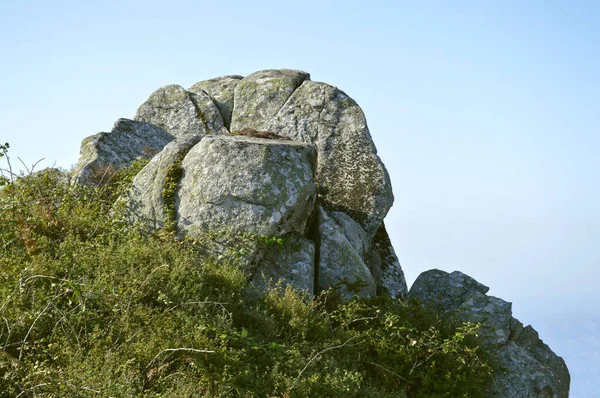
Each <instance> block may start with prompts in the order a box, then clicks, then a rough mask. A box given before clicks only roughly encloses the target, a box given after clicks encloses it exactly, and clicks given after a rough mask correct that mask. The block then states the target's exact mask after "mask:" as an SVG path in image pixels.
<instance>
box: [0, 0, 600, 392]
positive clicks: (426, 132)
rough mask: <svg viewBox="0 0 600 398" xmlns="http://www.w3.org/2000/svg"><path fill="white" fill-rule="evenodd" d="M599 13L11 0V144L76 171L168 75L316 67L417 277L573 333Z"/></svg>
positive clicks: (588, 225) (592, 257) (590, 302)
mask: <svg viewBox="0 0 600 398" xmlns="http://www.w3.org/2000/svg"><path fill="white" fill-rule="evenodd" d="M599 19H600V3H598V2H592V1H590V2H586V1H577V2H568V1H502V2H491V1H456V2H442V1H439V2H433V1H422V2H403V1H376V0H373V1H369V2H364V1H329V2H325V1H312V0H308V1H285V2H284V1H278V2H275V1H270V2H269V1H254V2H245V1H244V2H241V1H233V0H232V1H229V2H227V3H222V5H221V4H219V3H218V2H201V1H180V0H172V1H169V2H164V1H160V2H159V1H152V0H146V1H109V0H105V1H101V2H100V1H97V2H80V1H67V0H56V1H52V2H48V1H42V0H30V1H27V0H23V1H18V2H17V1H13V2H8V1H5V2H2V3H0V52H1V54H2V55H1V59H2V61H1V62H0V75H1V76H2V79H0V93H2V94H1V95H0V125H1V126H2V130H1V133H0V141H1V142H2V143H4V142H6V141H8V142H9V143H10V144H11V152H12V154H13V155H18V156H20V157H21V158H22V159H23V160H24V161H25V163H26V164H31V163H33V162H34V161H36V160H38V159H40V158H45V159H46V161H45V162H44V163H43V164H44V165H45V166H51V165H52V164H54V163H56V164H57V165H59V166H61V167H65V168H68V167H70V166H71V165H73V164H74V163H75V162H76V161H77V156H78V151H79V143H80V142H81V140H82V139H83V138H84V137H86V136H88V135H91V134H94V133H97V132H99V131H109V130H110V128H111V126H112V124H113V122H114V121H115V120H116V119H118V118H120V117H133V115H134V113H135V110H136V109H137V107H138V106H139V105H140V104H141V103H142V102H144V100H145V99H146V98H147V97H148V95H149V94H150V93H151V92H152V91H154V90H155V89H156V88H158V87H160V86H163V85H166V84H171V83H177V84H181V85H183V86H191V85H192V84H193V83H195V82H197V81H200V80H204V79H208V78H212V77H216V76H220V75H226V74H241V75H245V74H249V73H251V72H254V71H256V70H260V69H271V68H292V69H302V70H305V71H307V72H310V73H311V75H312V79H313V80H318V81H325V82H327V83H330V84H333V85H336V86H338V87H340V88H341V89H342V90H344V91H345V92H346V93H348V94H349V95H350V96H352V97H353V98H354V99H355V100H356V101H357V102H358V103H359V104H360V105H361V106H362V107H363V110H364V111H365V114H366V116H367V119H368V122H369V127H370V130H371V134H372V136H373V139H374V140H375V143H376V145H377V147H378V150H379V154H380V156H381V158H382V159H383V161H384V162H385V163H386V165H387V167H388V170H389V172H390V175H391V177H392V183H393V187H394V193H395V196H396V202H395V205H394V207H393V209H392V211H391V212H390V214H389V216H388V219H387V221H386V222H387V225H388V229H389V231H390V234H391V235H392V240H393V243H394V245H395V248H396V251H397V254H398V256H399V258H400V260H401V262H402V264H403V267H404V270H405V272H406V275H407V279H408V280H409V282H410V283H412V281H413V280H414V279H415V278H416V276H417V275H418V274H419V273H420V272H422V271H424V270H426V269H430V268H440V269H444V270H447V271H453V270H455V269H458V270H462V271H463V272H465V273H467V274H469V275H471V276H473V277H475V278H476V279H478V280H479V281H481V282H482V283H485V284H487V285H489V286H490V287H491V288H492V289H491V292H490V293H491V294H493V295H497V296H499V297H502V298H504V299H505V300H507V301H511V302H513V303H514V311H515V314H516V316H517V317H519V318H521V320H522V321H523V322H525V323H532V324H533V325H534V327H536V328H537V329H538V330H539V331H540V334H541V337H542V338H544V336H548V337H549V338H550V339H548V338H546V339H545V340H546V341H547V342H549V343H550V345H551V346H557V347H562V346H561V344H562V343H561V341H559V340H560V336H559V335H556V333H553V331H554V330H556V329H557V328H558V327H559V326H560V325H557V324H556V322H565V321H557V319H564V316H566V315H570V316H571V315H572V316H576V314H578V313H586V314H587V315H586V316H591V317H592V318H593V317H594V316H595V317H596V318H594V319H596V320H597V319H598V318H599V316H598V311H597V308H598V307H599V306H600V294H599V293H598V290H599V289H598V286H599V283H598V281H599V280H600V254H599V253H600V251H599V250H598V245H599V242H600V200H599V199H600V184H599V183H598V181H599V174H600V156H598V153H600V112H599V109H600V94H599V93H600V51H598V49H600V28H599V27H598V26H599V25H598V20H599ZM559 315H561V316H563V317H562V318H561V317H560V316H559ZM553 322H554V323H553ZM588 330H589V328H588ZM595 330H597V329H595ZM565 347H566V348H564V349H565V350H571V351H572V350H574V349H575V348H573V347H572V346H565ZM569 347H571V348H569ZM584 348H585V347H583V346H582V347H579V349H584ZM556 350H557V352H558V353H559V354H561V355H564V356H565V357H566V358H567V361H568V355H571V354H572V352H560V351H559V349H558V348H557V349H556ZM597 358H600V356H598V357H597ZM596 361H598V359H596ZM595 366H598V362H596V364H595ZM572 370H573V369H572ZM581 388H583V387H581ZM581 391H583V390H581ZM575 393H576V390H574V394H575ZM574 394H573V396H577V395H574ZM581 396H585V395H581Z"/></svg>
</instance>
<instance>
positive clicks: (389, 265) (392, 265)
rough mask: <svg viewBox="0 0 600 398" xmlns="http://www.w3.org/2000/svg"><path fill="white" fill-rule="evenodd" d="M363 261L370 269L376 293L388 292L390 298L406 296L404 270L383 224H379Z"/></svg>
mask: <svg viewBox="0 0 600 398" xmlns="http://www.w3.org/2000/svg"><path fill="white" fill-rule="evenodd" d="M365 262H366V263H367V265H368V266H369V269H370V270H371V274H373V277H374V278H375V283H376V284H377V294H388V295H390V297H392V298H401V299H404V298H406V295H407V294H408V289H407V287H406V279H405V278H404V272H403V271H402V267H401V266H400V261H398V257H396V252H395V251H394V247H393V246H392V242H391V241H390V238H389V236H388V234H387V231H386V229H385V225H383V224H382V225H381V227H379V229H378V230H377V233H376V234H375V237H374V238H373V240H372V241H371V247H370V250H369V252H368V253H367V254H366V256H365Z"/></svg>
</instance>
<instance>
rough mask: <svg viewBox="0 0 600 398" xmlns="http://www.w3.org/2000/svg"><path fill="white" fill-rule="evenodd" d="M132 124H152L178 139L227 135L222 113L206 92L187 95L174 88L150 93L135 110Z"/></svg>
mask: <svg viewBox="0 0 600 398" xmlns="http://www.w3.org/2000/svg"><path fill="white" fill-rule="evenodd" d="M135 120H139V121H143V122H147V123H152V124H154V125H156V126H158V127H161V128H163V129H164V130H166V131H167V132H169V133H170V134H172V135H173V136H175V137H178V138H182V137H194V136H199V137H201V136H204V135H207V134H222V133H226V132H227V129H226V128H225V126H224V124H223V118H222V117H221V112H219V109H218V108H217V105H216V104H215V103H214V102H213V100H212V98H211V97H210V96H209V95H208V94H207V93H206V92H204V91H203V90H196V91H195V92H189V91H186V90H185V89H184V88H183V87H181V86H178V85H176V84H172V85H169V86H165V87H161V88H159V89H158V90H156V91H155V92H153V93H152V94H151V95H150V98H148V100H147V101H146V102H144V103H143V104H142V105H141V106H140V107H139V108H138V110H137V113H136V115H135Z"/></svg>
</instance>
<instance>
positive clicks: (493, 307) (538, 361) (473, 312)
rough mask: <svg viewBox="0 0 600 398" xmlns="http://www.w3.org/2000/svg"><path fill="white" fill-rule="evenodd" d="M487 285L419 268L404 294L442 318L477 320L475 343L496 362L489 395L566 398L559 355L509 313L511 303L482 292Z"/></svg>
mask: <svg viewBox="0 0 600 398" xmlns="http://www.w3.org/2000/svg"><path fill="white" fill-rule="evenodd" d="M488 290H489V288H488V287H487V286H484V285H483V284H481V283H479V282H477V281H476V280H475V279H473V278H471V277H469V276H467V275H465V274H463V273H461V272H458V271H455V272H452V273H450V274H448V273H447V272H444V271H440V270H430V271H426V272H423V273H422V274H421V275H419V277H418V278H417V280H416V281H415V283H414V284H413V286H412V287H411V289H410V292H409V297H411V298H415V299H418V300H420V302H421V303H422V304H423V305H425V306H428V307H430V308H433V309H435V310H436V311H438V312H439V314H440V315H441V316H442V317H443V318H448V319H458V320H460V321H463V322H473V323H480V324H481V330H480V341H481V344H482V345H483V346H484V347H485V348H486V352H488V353H490V355H491V356H492V357H493V358H494V362H495V363H496V364H498V365H499V369H498V370H496V372H495V379H494V383H493V386H492V390H491V391H490V392H489V394H490V395H489V396H490V397H498V398H506V397H533V398H567V397H568V396H569V384H570V376H569V371H568V369H567V367H566V365H565V362H564V361H563V359H562V358H560V357H558V356H557V355H556V354H555V353H554V352H552V351H551V350H550V348H549V347H548V346H547V345H546V344H544V342H543V341H542V340H540V338H539V336H538V333H537V332H536V331H535V330H534V329H533V328H532V327H531V326H527V327H525V328H524V327H523V324H522V323H521V322H520V321H519V320H518V319H516V318H513V317H512V308H511V307H512V306H511V304H510V303H508V302H506V301H504V300H502V299H499V298H497V297H493V296H487V295H486V293H487V291H488Z"/></svg>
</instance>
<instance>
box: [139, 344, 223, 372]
mask: <svg viewBox="0 0 600 398" xmlns="http://www.w3.org/2000/svg"><path fill="white" fill-rule="evenodd" d="M177 351H190V352H197V353H201V354H212V353H214V351H213V350H198V349H196V348H187V347H181V348H165V349H164V350H162V351H161V352H159V353H158V354H156V356H155V357H154V358H152V360H151V361H150V362H148V365H146V369H148V368H149V367H150V365H152V364H153V363H154V361H156V360H157V359H158V357H159V356H160V355H161V354H162V353H163V352H177Z"/></svg>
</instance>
